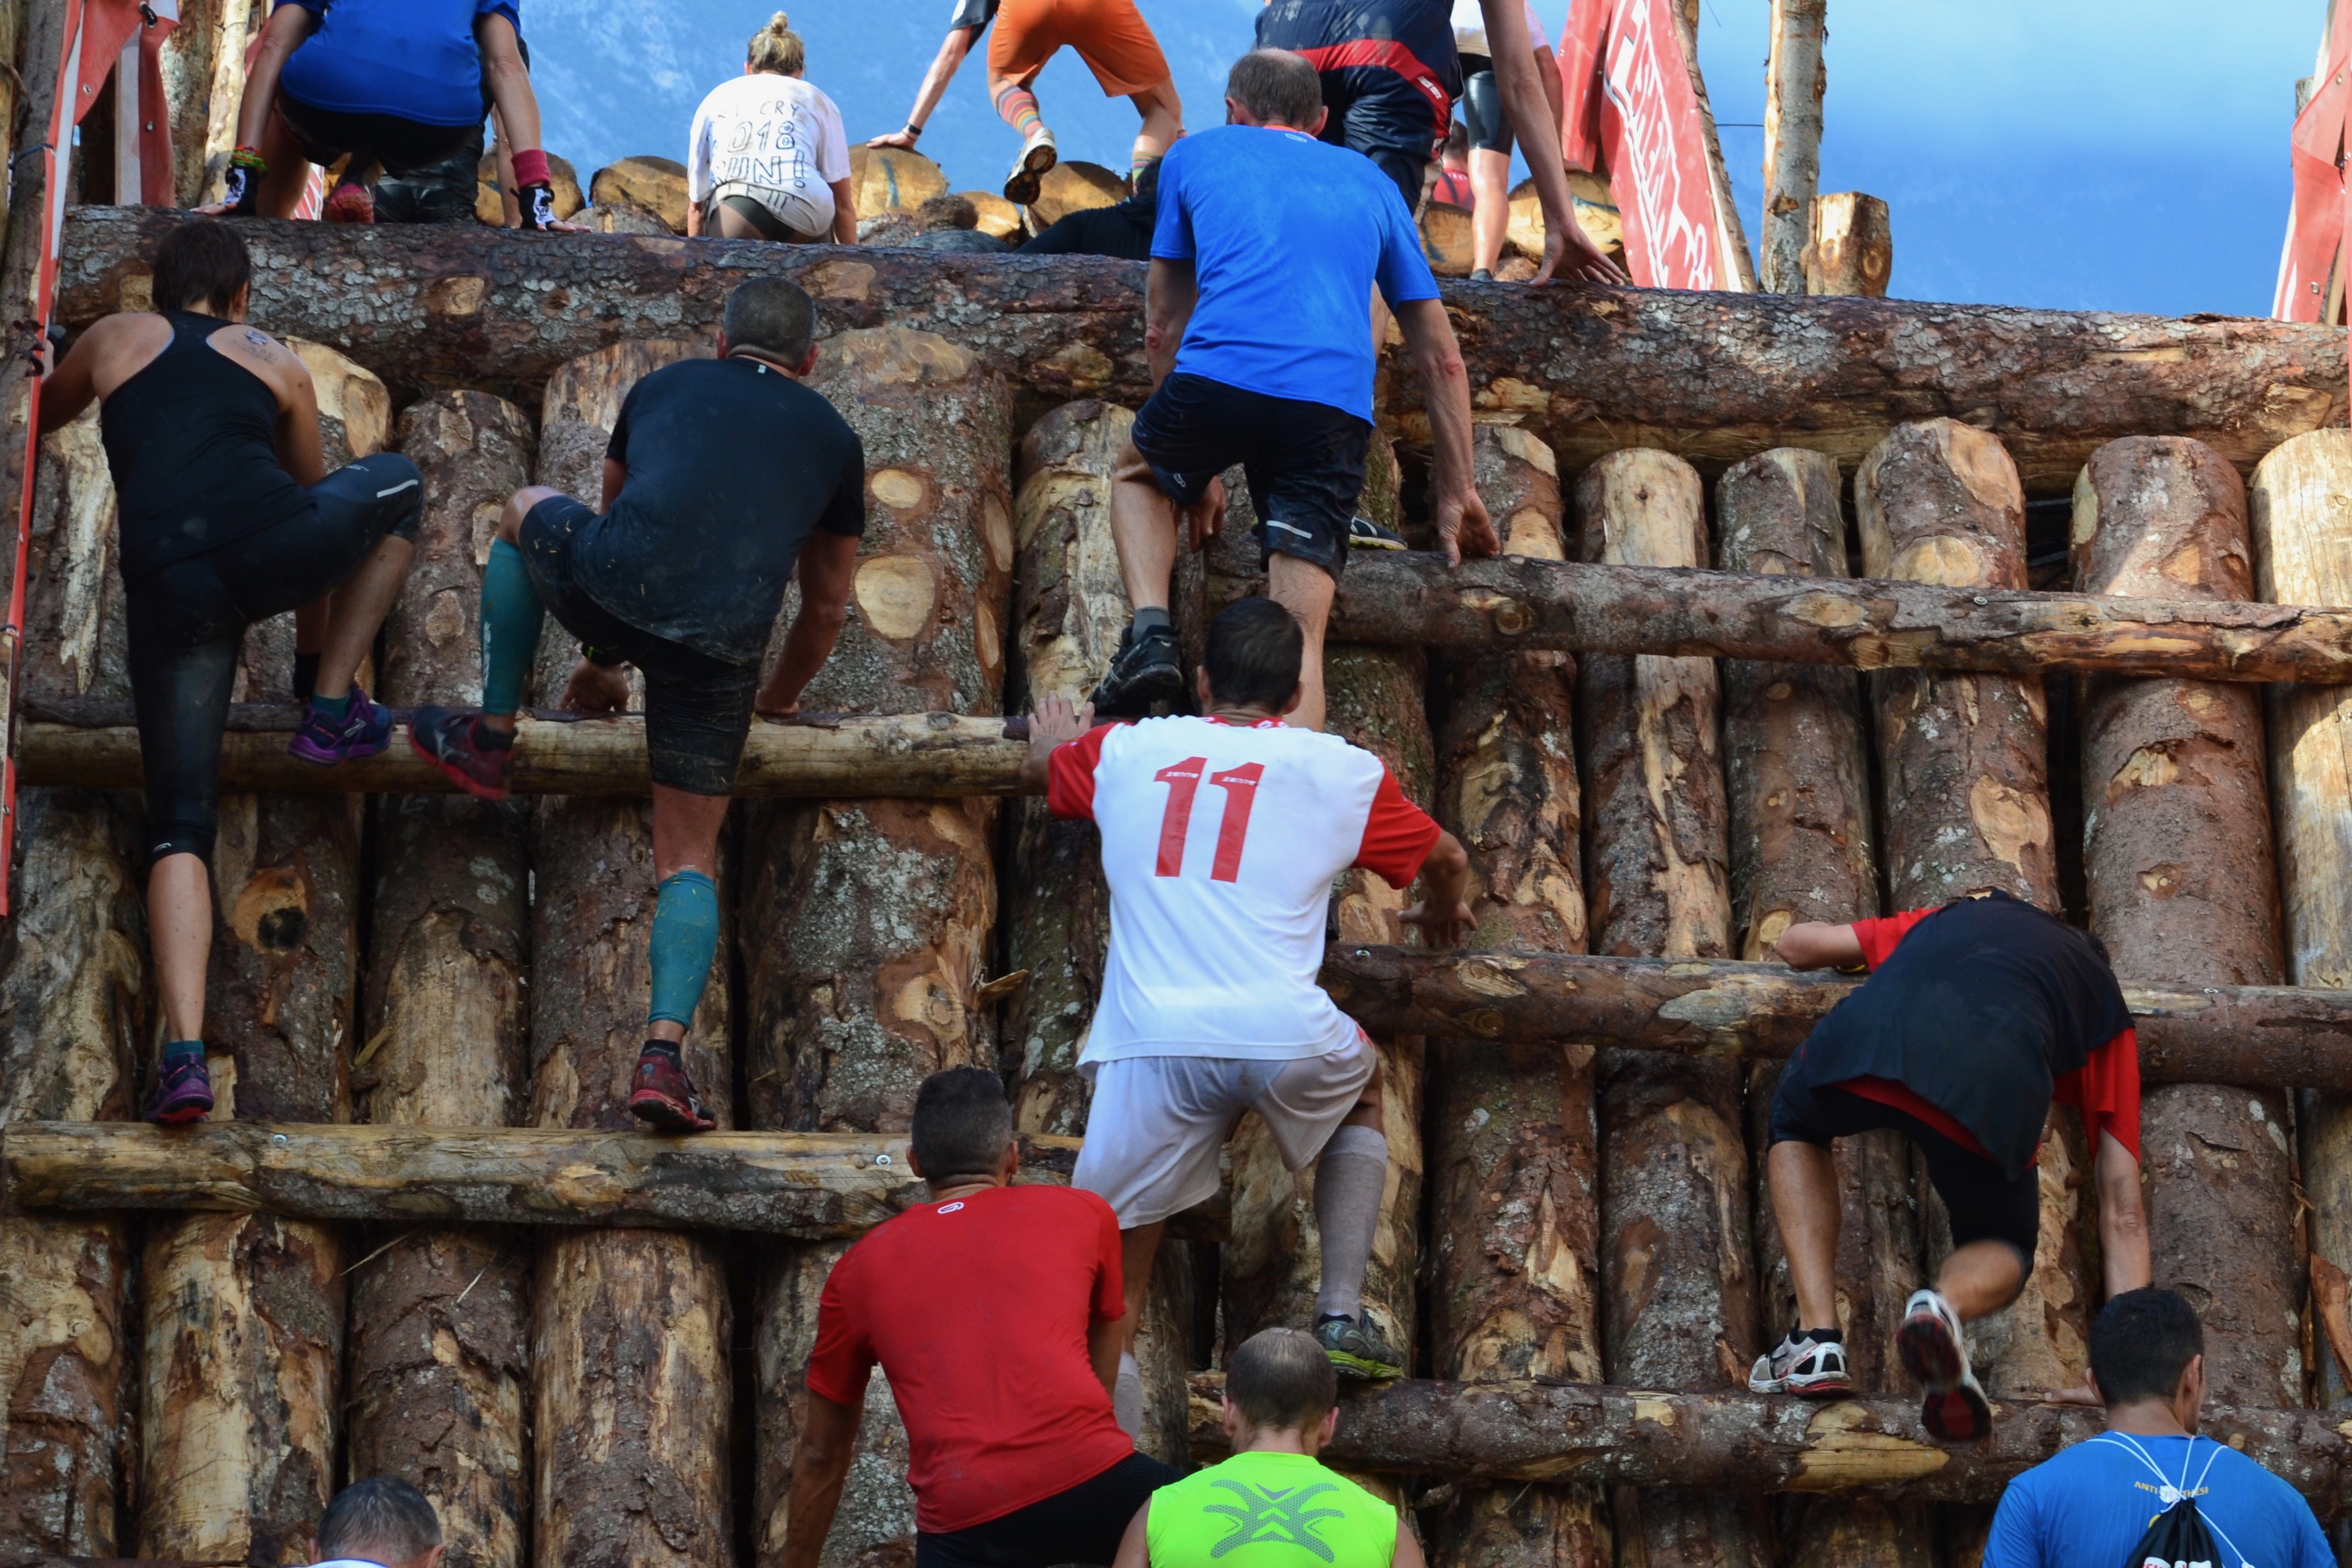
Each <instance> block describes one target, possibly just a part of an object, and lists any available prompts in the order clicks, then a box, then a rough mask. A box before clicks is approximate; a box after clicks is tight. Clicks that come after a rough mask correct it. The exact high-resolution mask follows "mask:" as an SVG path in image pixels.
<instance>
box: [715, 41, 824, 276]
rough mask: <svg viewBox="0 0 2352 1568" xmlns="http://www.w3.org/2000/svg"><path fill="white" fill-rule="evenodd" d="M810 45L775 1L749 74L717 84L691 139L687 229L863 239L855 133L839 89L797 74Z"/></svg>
mask: <svg viewBox="0 0 2352 1568" xmlns="http://www.w3.org/2000/svg"><path fill="white" fill-rule="evenodd" d="M807 60H808V52H807V50H806V49H805V48H804V47H803V45H802V43H801V37H800V35H799V34H798V33H795V32H793V30H792V28H791V26H790V24H789V23H788V22H787V20H786V18H785V16H784V14H783V13H782V11H779V12H777V13H776V14H775V16H774V17H773V18H772V19H771V20H770V21H769V23H768V25H767V26H764V27H762V28H761V29H760V31H759V32H757V33H755V34H753V35H752V37H751V52H750V55H749V57H748V58H747V59H746V60H745V61H744V64H743V74H742V75H741V76H740V77H738V78H735V79H734V80H733V81H730V82H726V83H722V84H721V85H719V87H716V88H713V89H711V91H710V96H709V98H706V99H703V100H702V107H701V108H700V109H698V110H695V111H694V130H693V131H692V132H691V133H690V134H689V135H688V139H687V153H686V198H687V203H686V232H687V233H688V234H689V235H717V236H718V237H719V238H721V239H766V240H778V241H782V242H783V243H786V244H791V245H821V244H824V242H825V241H827V240H831V241H832V242H834V243H835V244H837V245H856V243H857V203H856V198H855V197H853V196H852V195H851V194H850V190H849V138H848V136H847V134H846V133H845V131H843V130H842V124H841V110H838V109H836V108H835V107H834V102H833V99H829V98H827V97H825V95H824V93H822V92H819V91H818V90H817V89H815V88H813V87H811V86H810V85H809V84H808V83H806V82H804V81H803V80H802V79H801V71H802V69H803V68H804V67H805V66H806V64H807Z"/></svg>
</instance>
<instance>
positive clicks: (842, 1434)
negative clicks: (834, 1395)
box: [783, 1389, 866, 1568]
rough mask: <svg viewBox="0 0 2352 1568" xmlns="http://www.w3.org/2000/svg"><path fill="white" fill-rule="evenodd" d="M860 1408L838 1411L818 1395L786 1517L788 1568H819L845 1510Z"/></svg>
mask: <svg viewBox="0 0 2352 1568" xmlns="http://www.w3.org/2000/svg"><path fill="white" fill-rule="evenodd" d="M865 1414H866V1411H865V1408H864V1406H857V1405H835V1403H834V1402H833V1401H832V1400H830V1399H827V1398H826V1397H825V1396H824V1395H822V1394H819V1393H817V1392H816V1391H815V1390H814V1389H811V1390H810V1391H809V1392H808V1408H807V1412H806V1415H805V1416H804V1417H803V1420H802V1422H801V1432H800V1441H799V1443H798V1444H797V1445H796V1446H795V1448H794V1449H793V1490H792V1500H791V1501H790V1503H789V1504H787V1505H786V1506H787V1511H786V1513H785V1515H784V1521H785V1522H784V1561H783V1568H817V1558H818V1556H819V1554H821V1553H822V1552H824V1538H825V1537H826V1536H828V1535H830V1534H832V1533H833V1516H834V1515H835V1513H836V1512H838V1511H840V1508H841V1486H842V1483H843V1482H844V1481H845V1480H846V1479H848V1478H849V1459H850V1456H851V1454H852V1453H853V1452H855V1451H856V1445H857V1423H858V1418H859V1417H860V1416H864V1415H865Z"/></svg>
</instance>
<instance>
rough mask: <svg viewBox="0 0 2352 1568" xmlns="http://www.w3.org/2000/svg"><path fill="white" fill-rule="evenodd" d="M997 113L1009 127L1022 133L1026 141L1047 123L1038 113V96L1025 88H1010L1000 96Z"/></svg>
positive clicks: (998, 97)
mask: <svg viewBox="0 0 2352 1568" xmlns="http://www.w3.org/2000/svg"><path fill="white" fill-rule="evenodd" d="M996 112H997V113H999V114H1001V115H1003V117H1004V122H1005V123H1006V124H1007V125H1010V126H1011V127H1013V130H1015V131H1019V132H1020V133H1021V136H1022V139H1023V140H1024V141H1026V140H1027V139H1028V137H1029V134H1030V132H1032V131H1035V130H1036V129H1037V128H1038V127H1039V126H1041V125H1043V124H1045V116H1044V115H1042V114H1040V113H1039V112H1038V111H1037V95H1036V94H1035V93H1034V92H1031V91H1030V90H1029V89H1027V88H1025V87H1008V88H1006V89H1004V90H1003V92H1002V93H1000V94H998V95H997V99H996Z"/></svg>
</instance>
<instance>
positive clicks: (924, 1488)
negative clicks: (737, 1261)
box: [808, 1186, 1135, 1534]
mask: <svg viewBox="0 0 2352 1568" xmlns="http://www.w3.org/2000/svg"><path fill="white" fill-rule="evenodd" d="M1126 1314H1127V1299H1126V1296H1125V1295H1124V1293H1123V1288H1122V1286H1121V1284H1120V1281H1119V1265H1118V1218H1116V1217H1115V1216H1114V1215H1113V1214H1112V1213H1111V1208H1110V1205H1109V1204H1108V1203H1105V1202H1104V1201H1103V1200H1102V1199H1101V1198H1100V1197H1097V1196H1096V1195H1095V1194H1093V1193H1091V1192H1081V1191H1078V1190H1076V1189H1075V1188H1072V1187H1062V1186H1000V1187H988V1188H984V1189H983V1190H982V1191H980V1192H976V1193H972V1194H971V1195H969V1196H967V1197H961V1198H958V1199H956V1200H955V1201H954V1202H952V1203H928V1204H924V1205H922V1206H921V1207H918V1208H910V1209H908V1211H907V1212H906V1213H904V1214H901V1215H898V1217H897V1218H892V1219H888V1220H886V1221H884V1222H883V1223H882V1224H880V1225H877V1226H876V1227H875V1228H873V1229H872V1230H870V1231H868V1232H867V1233H866V1237H865V1238H864V1239H862V1240H860V1241H859V1242H858V1243H857V1245H856V1246H855V1247H852V1248H851V1249H849V1250H848V1251H847V1252H846V1253H845V1254H844V1255H843V1256H842V1260H841V1261H840V1262H838V1263H836V1264H835V1265H834V1267H833V1275H832V1277H831V1278H830V1279H828V1280H826V1281H825V1282H824V1295H823V1296H821V1297H820V1298H818V1301H817V1314H816V1348H815V1349H814V1350H813V1351H811V1352H810V1353H809V1364H808V1386H809V1389H810V1391H811V1392H812V1393H815V1394H819V1395H822V1396H824V1397H825V1398H827V1399H830V1400H832V1401H833V1402H834V1403H835V1404H836V1405H856V1404H859V1403H862V1402H863V1401H864V1399H865V1397H866V1376H867V1375H868V1374H869V1373H870V1372H871V1371H872V1370H873V1368H874V1366H875V1364H877V1362H878V1363H879V1364H881V1367H882V1372H883V1375H885V1376H887V1377H888V1378H889V1380H890V1392H891V1394H892V1395H893V1396H895V1397H896V1398H897V1400H898V1416H899V1418H900V1419H901V1420H903V1421H904V1422H905V1423H906V1424H907V1452H908V1464H907V1484H908V1485H909V1486H911V1487H913V1488H914V1489H915V1525H916V1528H917V1529H919V1530H921V1531H926V1532H928V1533H931V1534H938V1533H940V1532H942V1531H951V1530H968V1529H970V1528H971V1526H973V1525H975V1524H985V1523H986V1522H987V1521H990V1520H992V1519H996V1518H1000V1517H1002V1516H1003V1515H1004V1514H1008V1513H1011V1512H1012V1511H1013V1510H1015V1509H1020V1508H1026V1507H1028V1506H1029V1505H1030V1504H1031V1503H1033V1502H1037V1501H1040V1500H1043V1499H1045V1498H1048V1497H1051V1496H1053V1495H1054V1494H1055V1493H1056V1492H1061V1491H1066V1490H1069V1489H1070V1488H1072V1487H1074V1486H1076V1485H1077V1484H1078V1483H1079V1482H1081V1481H1087V1480H1091V1479H1094V1478H1095V1477H1096V1476H1098V1475H1100V1474H1102V1473H1103V1471H1105V1470H1107V1469H1110V1468H1111V1467H1112V1466H1113V1465H1115V1464H1118V1462H1119V1461H1120V1460H1121V1459H1124V1458H1127V1457H1128V1456H1129V1454H1131V1453H1133V1452H1135V1444H1134V1442H1133V1441H1132V1440H1131V1439H1130V1438H1129V1437H1128V1435H1127V1434H1126V1433H1125V1432H1122V1431H1120V1430H1119V1427H1118V1419H1117V1417H1115V1416H1113V1415H1112V1414H1111V1406H1110V1395H1109V1393H1108V1392H1107V1391H1106V1390H1105V1389H1104V1387H1103V1385H1102V1381H1101V1379H1099V1378H1097V1376H1096V1375H1095V1370H1094V1364H1093V1363H1092V1362H1091V1361H1090V1360H1089V1359H1088V1357H1087V1331H1088V1330H1090V1329H1091V1328H1093V1327H1094V1325H1095V1324H1097V1323H1106V1322H1114V1321H1116V1320H1118V1319H1119V1318H1121V1317H1124V1316H1125V1315H1126Z"/></svg>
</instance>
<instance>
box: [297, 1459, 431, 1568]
mask: <svg viewBox="0 0 2352 1568" xmlns="http://www.w3.org/2000/svg"><path fill="white" fill-rule="evenodd" d="M440 1544H441V1521H440V1519H439V1517H438V1516H436V1514H435V1513H434V1511H433V1504H432V1503H431V1502H429V1501H427V1500H426V1499H425V1494H424V1493H423V1492H421V1491H418V1490H416V1489H415V1487H413V1486H411V1485H409V1484H408V1483H407V1482H406V1481H404V1480H402V1479H400V1478H399V1477H398V1476H370V1477H369V1478H368V1479H365V1480H363V1481H354V1482H352V1484H351V1485H350V1486H347V1487H345V1488H344V1489H343V1490H342V1491H341V1494H340V1495H339V1496H337V1497H336V1499H335V1500H334V1501H332V1502H331V1503H329V1504H328V1505H327V1512H326V1517H324V1518H323V1519H321V1520H320V1521H319V1553H320V1556H322V1557H359V1558H364V1559H367V1560H370V1561H374V1562H384V1563H407V1562H412V1561H414V1560H415V1559H416V1558H419V1557H422V1556H424V1555H425V1553H426V1552H430V1551H432V1550H433V1549H434V1548H435V1547H436V1546H438V1545H440Z"/></svg>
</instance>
